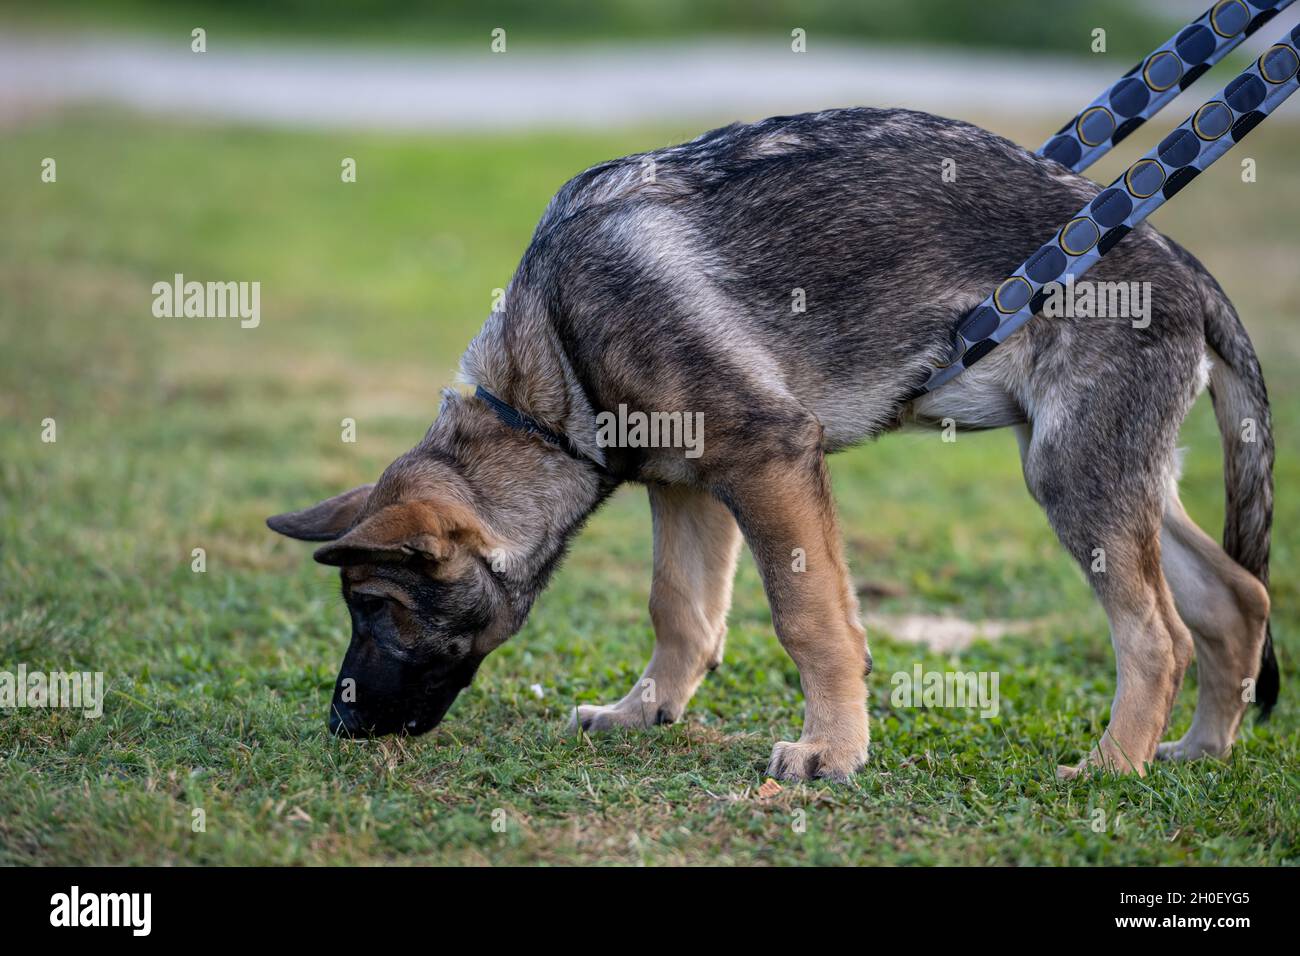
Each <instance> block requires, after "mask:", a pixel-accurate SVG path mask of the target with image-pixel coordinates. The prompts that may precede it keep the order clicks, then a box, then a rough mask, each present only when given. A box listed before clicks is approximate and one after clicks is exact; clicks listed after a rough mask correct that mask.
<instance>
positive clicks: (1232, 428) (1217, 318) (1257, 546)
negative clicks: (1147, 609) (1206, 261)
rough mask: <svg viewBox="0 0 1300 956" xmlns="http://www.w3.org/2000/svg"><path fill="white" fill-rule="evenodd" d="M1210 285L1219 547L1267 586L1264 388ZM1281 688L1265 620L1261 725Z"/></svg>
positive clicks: (1254, 360)
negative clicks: (1221, 492)
mask: <svg viewBox="0 0 1300 956" xmlns="http://www.w3.org/2000/svg"><path fill="white" fill-rule="evenodd" d="M1206 278H1209V277H1208V274H1207V275H1206ZM1209 281H1210V285H1211V286H1212V290H1210V294H1208V295H1207V296H1206V303H1205V304H1206V315H1205V341H1206V344H1207V345H1209V347H1210V348H1211V349H1213V350H1214V351H1215V352H1216V353H1218V354H1217V357H1216V358H1215V361H1214V362H1213V365H1212V368H1211V370H1210V397H1211V399H1212V400H1213V402H1214V415H1215V417H1216V418H1217V419H1218V421H1219V435H1220V437H1221V439H1222V441H1223V482H1224V487H1225V492H1226V493H1225V502H1224V504H1225V515H1224V522H1223V550H1224V551H1226V552H1227V553H1228V555H1229V557H1231V558H1232V559H1233V560H1234V561H1236V562H1237V563H1238V564H1240V565H1241V566H1242V567H1243V568H1245V569H1246V570H1247V571H1249V572H1250V573H1251V574H1253V575H1255V577H1257V578H1259V581H1260V583H1261V584H1263V585H1264V586H1265V587H1268V551H1269V537H1270V533H1271V529H1272V525H1273V425H1272V420H1271V416H1270V414H1269V406H1268V390H1267V389H1266V388H1265V387H1264V375H1263V373H1262V372H1261V371H1260V368H1259V358H1258V357H1257V356H1256V355H1255V347H1254V346H1253V345H1251V342H1250V337H1249V336H1248V335H1247V334H1246V329H1245V328H1244V327H1243V326H1242V324H1241V319H1240V318H1239V317H1238V315H1237V310H1236V309H1234V308H1233V307H1232V303H1231V302H1229V301H1228V298H1227V296H1226V295H1224V294H1223V290H1222V289H1221V288H1219V286H1218V284H1217V283H1216V282H1214V280H1213V279H1210V280H1209ZM1280 683H1281V681H1280V677H1279V675H1278V668H1277V657H1276V655H1275V654H1274V652H1273V633H1272V629H1271V627H1270V626H1269V625H1268V624H1267V623H1266V624H1265V626H1264V651H1263V654H1262V656H1261V659H1260V664H1259V675H1258V677H1257V678H1256V681H1255V702H1256V703H1257V704H1259V706H1260V719H1261V720H1264V719H1266V718H1267V717H1268V715H1269V712H1270V711H1272V709H1273V705H1274V704H1276V703H1277V695H1278V688H1279V685H1280Z"/></svg>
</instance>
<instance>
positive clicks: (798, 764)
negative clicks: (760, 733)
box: [767, 740, 867, 783]
mask: <svg viewBox="0 0 1300 956" xmlns="http://www.w3.org/2000/svg"><path fill="white" fill-rule="evenodd" d="M866 761H867V753H866V749H865V748H863V749H862V750H861V751H860V752H859V751H847V752H846V751H844V750H842V749H841V750H838V751H837V750H836V749H835V748H834V747H832V746H831V745H830V744H827V743H824V742H821V741H814V740H798V741H794V742H791V741H788V740H782V741H779V742H778V743H777V745H776V746H775V747H774V748H772V759H771V760H770V761H768V764H767V775H768V776H769V777H775V778H776V779H778V780H814V779H820V780H834V781H836V782H838V783H847V782H848V779H849V777H851V776H853V774H855V773H857V772H858V771H859V770H860V769H862V765H863V764H864V763H866Z"/></svg>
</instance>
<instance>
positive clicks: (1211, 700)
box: [1157, 488, 1269, 760]
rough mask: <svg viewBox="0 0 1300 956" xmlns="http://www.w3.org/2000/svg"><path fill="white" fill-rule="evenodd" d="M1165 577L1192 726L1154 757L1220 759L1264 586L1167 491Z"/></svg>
mask: <svg viewBox="0 0 1300 956" xmlns="http://www.w3.org/2000/svg"><path fill="white" fill-rule="evenodd" d="M1161 552H1162V558H1163V563H1164V570H1165V577H1166V578H1167V579H1168V581H1169V586H1170V588H1171V589H1172V590H1173V594H1174V604H1175V605H1176V606H1177V608H1178V613H1179V615H1180V616H1181V617H1182V619H1183V621H1184V623H1186V624H1187V626H1188V628H1190V629H1191V632H1192V638H1193V640H1194V642H1195V644H1196V662H1197V693H1196V713H1195V715H1194V716H1193V717H1192V726H1191V727H1190V728H1189V729H1188V731H1187V733H1186V734H1184V735H1183V737H1182V739H1181V740H1176V741H1170V742H1167V743H1162V744H1161V745H1160V749H1159V751H1158V753H1157V756H1158V757H1159V758H1160V759H1162V760H1169V759H1190V758H1194V757H1201V756H1205V755H1209V756H1214V757H1222V756H1226V755H1227V753H1228V751H1229V750H1230V749H1231V748H1232V743H1233V741H1234V740H1235V739H1236V736H1237V728H1238V727H1239V726H1240V724H1241V719H1242V716H1243V715H1244V714H1245V712H1246V708H1247V705H1248V703H1249V699H1248V695H1246V694H1244V693H1243V688H1244V687H1245V686H1248V685H1247V684H1246V683H1245V682H1247V681H1253V680H1254V678H1255V675H1256V673H1257V671H1258V670H1259V660H1260V652H1261V650H1262V649H1263V646H1264V633H1265V628H1266V627H1267V625H1268V611H1269V599H1268V592H1267V591H1266V590H1265V588H1264V585H1262V584H1261V583H1260V582H1259V579H1258V578H1256V577H1255V576H1254V575H1253V574H1250V573H1249V572H1248V571H1246V570H1245V569H1244V568H1242V567H1241V566H1240V565H1239V564H1237V562H1235V561H1233V560H1232V558H1230V557H1228V555H1227V554H1226V553H1225V552H1224V550H1223V549H1222V548H1220V547H1219V545H1218V544H1216V543H1215V542H1214V541H1213V540H1212V539H1211V538H1210V536H1209V535H1207V534H1206V533H1205V532H1204V531H1202V530H1201V529H1200V528H1198V527H1197V526H1196V524H1195V523H1194V522H1193V521H1192V519H1191V518H1190V517H1188V515H1187V512H1186V511H1185V510H1183V505H1182V502H1180V501H1179V500H1178V493H1177V491H1176V490H1175V489H1173V488H1171V489H1170V492H1169V497H1168V500H1167V502H1166V504H1165V514H1164V525H1163V528H1162V530H1161Z"/></svg>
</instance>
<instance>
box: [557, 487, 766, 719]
mask: <svg viewBox="0 0 1300 956" xmlns="http://www.w3.org/2000/svg"><path fill="white" fill-rule="evenodd" d="M650 513H651V516H652V518H653V521H654V580H653V582H652V583H651V586H650V619H651V621H653V623H654V629H655V648H654V653H653V654H652V655H651V657H650V663H649V664H648V665H647V666H646V669H645V672H644V673H643V674H642V675H641V679H640V680H638V681H637V683H636V685H635V686H634V687H633V688H632V689H631V690H630V691H629V692H628V694H627V696H626V697H624V698H623V699H622V700H620V701H619V702H618V703H616V704H610V705H606V706H590V705H583V706H580V707H578V709H577V711H576V712H575V714H574V720H575V722H577V723H580V724H581V725H582V727H583V729H585V730H589V731H598V730H608V729H611V728H614V727H649V726H652V725H654V724H667V723H672V722H673V721H675V720H677V719H679V718H680V717H681V716H682V713H683V711H685V709H686V705H687V703H688V702H689V701H690V699H691V696H692V695H693V694H694V693H695V689H696V688H697V687H698V686H699V685H700V681H701V680H703V679H704V675H705V674H706V673H708V672H709V671H711V670H713V669H714V668H715V667H717V666H718V664H720V663H721V662H722V649H723V645H724V643H725V641H726V635H727V610H728V608H729V607H730V605H731V584H732V579H733V577H734V576H735V570H736V559H737V557H738V556H739V554H740V544H741V536H740V529H739V528H738V527H737V526H736V519H735V518H733V517H732V515H731V512H730V511H728V510H727V509H726V507H725V506H724V505H722V504H721V503H720V502H719V501H718V500H717V499H716V498H714V497H713V496H712V495H710V494H708V493H707V492H705V491H699V490H696V489H692V488H686V487H680V486H660V485H652V486H650Z"/></svg>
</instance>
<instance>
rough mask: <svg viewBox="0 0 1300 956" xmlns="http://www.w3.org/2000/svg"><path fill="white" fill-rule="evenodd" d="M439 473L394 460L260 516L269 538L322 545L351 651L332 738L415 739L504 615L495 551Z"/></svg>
mask: <svg viewBox="0 0 1300 956" xmlns="http://www.w3.org/2000/svg"><path fill="white" fill-rule="evenodd" d="M470 500H472V495H469V494H468V492H467V489H465V488H464V487H463V482H459V481H458V479H457V477H456V475H455V474H454V472H453V471H451V470H445V471H444V470H443V469H440V468H438V467H437V466H436V465H430V464H429V463H428V462H423V463H420V464H418V465H412V464H410V463H409V462H406V463H404V462H403V460H402V459H399V460H398V461H397V462H395V463H394V464H393V465H392V466H390V468H389V469H388V471H386V472H385V473H384V476H383V477H382V478H381V479H380V481H379V483H378V484H377V485H362V486H361V487H359V488H354V489H352V490H351V491H347V492H344V493H343V494H341V495H336V496H335V497H333V498H327V499H326V500H324V501H322V502H320V503H319V504H316V505H313V506H312V507H310V508H307V509H306V510H304V511H294V512H290V513H287V514H282V515H276V516H275V517H273V518H268V519H267V522H266V523H267V525H268V526H269V527H270V528H271V529H272V530H273V531H278V532H279V533H280V534H283V535H287V536H288V537H290V538H297V539H299V540H302V541H323V542H327V543H326V544H324V545H323V546H322V547H320V548H318V549H317V551H316V554H315V558H316V560H317V561H319V562H321V563H322V564H328V565H334V566H336V567H338V568H339V569H340V577H341V578H342V587H343V599H344V601H345V602H346V603H347V607H348V613H349V614H350V615H351V618H352V642H351V644H350V645H349V646H348V651H347V655H346V656H345V657H344V659H343V666H342V668H341V669H340V671H339V676H338V680H337V682H336V683H335V687H334V700H333V703H332V705H331V707H330V719H329V725H330V729H331V730H332V731H333V732H334V733H337V734H346V735H352V736H371V735H378V734H389V733H396V732H398V731H405V732H407V733H411V734H421V733H424V732H425V731H427V730H429V729H430V728H432V727H434V726H436V725H437V723H438V722H439V721H440V720H442V718H443V715H444V714H446V712H447V709H448V708H449V707H450V706H451V704H452V701H454V700H455V699H456V695H457V694H459V693H460V692H461V690H463V689H464V688H465V687H466V686H468V685H469V683H470V681H471V680H473V678H474V673H475V671H477V670H478V667H479V664H480V663H481V662H482V661H483V658H484V657H485V656H487V654H488V652H489V651H491V650H492V649H493V648H495V647H497V646H498V645H500V644H501V643H502V642H503V641H505V639H506V638H507V637H509V636H510V633H511V631H512V620H513V619H514V617H515V614H514V612H513V610H512V607H511V602H510V600H509V596H508V594H507V592H506V589H505V587H504V586H503V585H502V583H501V581H500V580H499V579H498V577H497V576H496V575H495V574H494V573H493V571H492V566H491V561H492V557H493V555H494V554H498V553H499V549H498V543H497V542H496V541H495V540H494V539H493V537H492V535H491V534H490V533H489V532H488V530H487V528H486V526H485V525H484V523H483V522H482V520H480V518H479V517H478V515H477V514H476V513H475V511H474V509H473V508H472V507H471V506H470V505H469V504H468V503H467V502H468V501H470Z"/></svg>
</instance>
